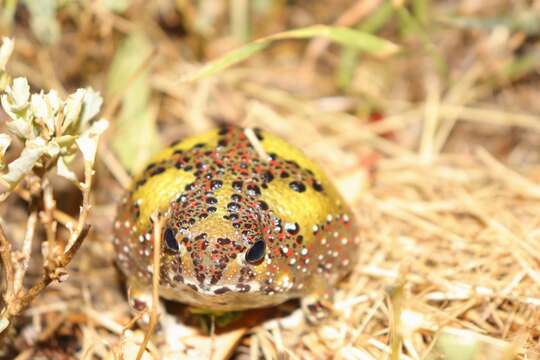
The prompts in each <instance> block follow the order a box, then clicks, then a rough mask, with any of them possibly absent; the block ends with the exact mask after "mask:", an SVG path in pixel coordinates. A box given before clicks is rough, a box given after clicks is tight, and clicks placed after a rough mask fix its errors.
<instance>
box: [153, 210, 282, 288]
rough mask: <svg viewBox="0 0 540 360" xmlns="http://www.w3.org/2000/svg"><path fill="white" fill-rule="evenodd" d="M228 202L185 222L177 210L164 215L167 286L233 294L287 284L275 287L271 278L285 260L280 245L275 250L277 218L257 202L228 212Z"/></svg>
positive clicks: (277, 228) (164, 270)
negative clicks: (204, 214) (166, 219)
mask: <svg viewBox="0 0 540 360" xmlns="http://www.w3.org/2000/svg"><path fill="white" fill-rule="evenodd" d="M230 207H231V206H229V209H228V210H229V211H228V212H227V211H226V208H227V207H226V206H225V207H224V208H222V209H218V210H216V212H215V213H212V214H211V215H210V216H207V217H205V218H204V219H198V220H197V221H194V222H193V223H192V224H189V222H188V224H187V225H185V226H183V224H182V222H180V223H179V218H178V216H174V215H172V216H171V217H170V218H169V220H168V223H167V226H166V227H165V229H164V231H163V241H162V252H163V257H162V259H163V261H162V271H161V273H162V274H163V275H162V276H164V277H166V278H167V281H166V283H167V284H168V286H169V287H172V288H185V287H189V288H191V289H192V290H194V291H195V292H197V294H198V295H201V296H206V297H214V298H217V297H230V296H235V299H238V298H243V297H244V296H243V294H249V295H250V296H252V294H253V293H257V294H260V295H268V294H270V295H273V294H274V293H276V291H280V290H281V291H282V290H286V289H276V287H275V286H276V284H275V281H274V279H275V278H276V277H277V276H279V270H280V269H281V268H282V267H284V266H286V263H285V262H283V259H282V258H281V256H280V255H281V253H279V251H280V250H279V249H280V248H279V247H278V251H276V246H278V244H277V243H278V237H279V234H280V233H282V231H283V230H282V229H281V223H280V221H279V219H278V218H277V217H275V216H274V215H272V214H271V213H270V212H268V211H261V209H259V208H257V207H256V206H254V207H248V206H246V207H242V208H239V209H234V210H235V211H234V212H233V213H231V212H230V210H231V209H230ZM171 213H172V214H177V213H175V212H174V211H172V212H171ZM245 298H246V299H247V298H249V297H248V296H246V297H245Z"/></svg>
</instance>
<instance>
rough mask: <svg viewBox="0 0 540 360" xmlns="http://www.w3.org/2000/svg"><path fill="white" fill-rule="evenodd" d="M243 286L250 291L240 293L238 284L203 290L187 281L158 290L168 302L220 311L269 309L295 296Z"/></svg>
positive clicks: (253, 284) (258, 287)
mask: <svg viewBox="0 0 540 360" xmlns="http://www.w3.org/2000/svg"><path fill="white" fill-rule="evenodd" d="M244 286H249V287H250V289H249V290H248V291H245V288H243V289H242V291H240V289H238V284H229V285H212V286H209V287H207V288H203V287H201V286H200V285H199V284H198V283H197V282H196V281H194V282H189V281H188V282H186V283H185V284H184V285H183V286H181V287H180V286H178V287H176V288H174V289H173V288H170V287H167V288H164V289H160V295H161V296H162V297H164V298H166V299H168V300H172V301H179V302H182V303H185V304H188V305H190V306H195V307H199V308H208V309H213V310H220V311H236V310H247V309H252V308H260V307H269V306H274V305H278V304H280V303H283V302H285V301H287V300H288V299H290V298H292V297H296V296H297V294H293V293H286V292H284V293H279V292H276V293H271V294H268V293H265V292H264V291H262V290H261V288H260V285H259V284H258V283H256V282H250V283H247V284H244ZM225 289H228V290H225Z"/></svg>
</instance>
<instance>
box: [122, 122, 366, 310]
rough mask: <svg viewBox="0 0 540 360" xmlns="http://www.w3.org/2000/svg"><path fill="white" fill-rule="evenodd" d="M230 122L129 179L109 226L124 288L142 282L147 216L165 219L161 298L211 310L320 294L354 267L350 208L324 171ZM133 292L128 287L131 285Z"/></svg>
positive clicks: (149, 245)
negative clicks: (129, 185)
mask: <svg viewBox="0 0 540 360" xmlns="http://www.w3.org/2000/svg"><path fill="white" fill-rule="evenodd" d="M255 134H256V136H257V138H258V140H259V142H260V143H261V144H262V146H263V148H264V150H265V151H266V153H267V154H268V159H262V158H261V157H260V154H259V153H258V152H257V151H256V150H255V148H254V147H253V146H252V143H251V142H250V141H249V140H248V138H247V137H246V135H245V132H244V129H242V128H239V127H224V128H221V129H217V130H214V131H212V132H209V133H207V134H203V135H199V136H195V137H192V138H188V139H186V140H184V141H182V142H179V143H177V144H175V145H172V146H171V147H170V148H168V149H166V150H165V151H163V152H162V153H161V154H159V155H158V156H157V157H156V158H155V159H154V160H153V161H152V162H151V163H150V164H149V165H148V166H147V167H146V169H145V170H144V171H143V173H142V174H141V175H139V176H138V177H136V178H135V181H134V185H133V188H132V189H131V191H129V193H128V194H127V195H126V197H125V199H124V200H123V202H122V204H121V205H120V207H119V211H118V216H117V220H116V222H115V240H114V243H115V248H116V251H117V258H118V264H119V266H120V268H121V269H122V271H123V272H124V273H125V274H126V276H127V278H128V280H129V283H130V286H131V287H132V288H133V287H136V288H137V289H146V290H149V289H150V288H151V279H152V254H153V241H152V236H151V234H152V228H153V226H152V222H151V220H150V216H151V214H152V213H154V212H155V211H159V212H160V213H161V214H162V216H164V217H165V218H166V223H165V228H164V231H163V239H162V241H161V243H162V247H161V249H160V250H159V251H160V254H161V268H160V276H161V279H160V288H159V293H160V295H161V296H162V297H164V298H167V299H170V300H175V301H179V302H182V303H187V304H190V305H192V306H196V307H199V308H206V309H210V310H214V311H234V310H245V309H249V308H258V307H266V306H272V305H277V304H279V303H282V302H284V301H287V300H289V299H291V298H298V297H308V296H311V297H313V298H315V299H321V298H324V297H325V296H327V295H329V294H330V293H331V289H332V287H333V286H334V285H335V283H336V282H337V281H338V280H339V279H340V278H342V277H343V276H344V275H346V274H347V273H348V272H350V270H351V268H352V266H353V265H354V262H355V258H356V254H357V247H358V238H357V237H356V225H355V223H354V219H353V216H352V214H351V211H350V209H349V207H348V206H347V205H346V203H345V201H344V200H343V198H342V197H341V196H340V195H339V193H338V192H337V191H336V189H335V188H334V186H333V185H332V184H331V182H330V181H329V179H328V178H327V177H326V176H325V175H324V173H323V171H322V170H321V169H320V168H319V167H318V166H317V165H315V164H314V163H313V162H312V161H310V160H309V159H307V158H306V157H305V156H304V155H303V154H302V153H301V152H300V151H299V150H297V149H296V148H294V147H292V146H290V145H289V144H287V143H286V142H285V141H284V140H282V139H280V138H278V137H276V136H275V135H272V134H270V133H267V132H264V131H261V130H258V129H256V130H255ZM132 292H133V291H132Z"/></svg>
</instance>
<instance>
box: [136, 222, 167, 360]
mask: <svg viewBox="0 0 540 360" xmlns="http://www.w3.org/2000/svg"><path fill="white" fill-rule="evenodd" d="M152 221H153V222H154V224H155V226H154V253H153V267H154V269H153V274H152V306H151V308H150V321H149V323H148V329H146V333H145V334H144V339H143V342H142V343H141V346H140V348H139V352H138V353H137V358H136V359H137V360H140V359H141V358H142V356H143V354H144V351H145V350H146V345H148V342H149V341H150V336H152V333H153V332H154V328H155V327H156V325H157V321H158V315H159V314H158V303H159V293H158V290H159V267H160V254H161V252H160V249H161V230H162V228H163V224H164V222H165V218H160V217H159V214H158V213H154V214H152Z"/></svg>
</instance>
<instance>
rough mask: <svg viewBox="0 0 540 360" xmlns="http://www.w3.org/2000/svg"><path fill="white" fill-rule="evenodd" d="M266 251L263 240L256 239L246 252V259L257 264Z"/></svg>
mask: <svg viewBox="0 0 540 360" xmlns="http://www.w3.org/2000/svg"><path fill="white" fill-rule="evenodd" d="M265 253H266V243H265V242H264V241H263V240H258V241H256V242H255V244H253V245H252V246H251V247H250V248H249V250H248V251H247V252H246V261H247V262H248V263H249V264H252V265H258V264H260V263H261V261H262V259H264V255H265Z"/></svg>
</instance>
